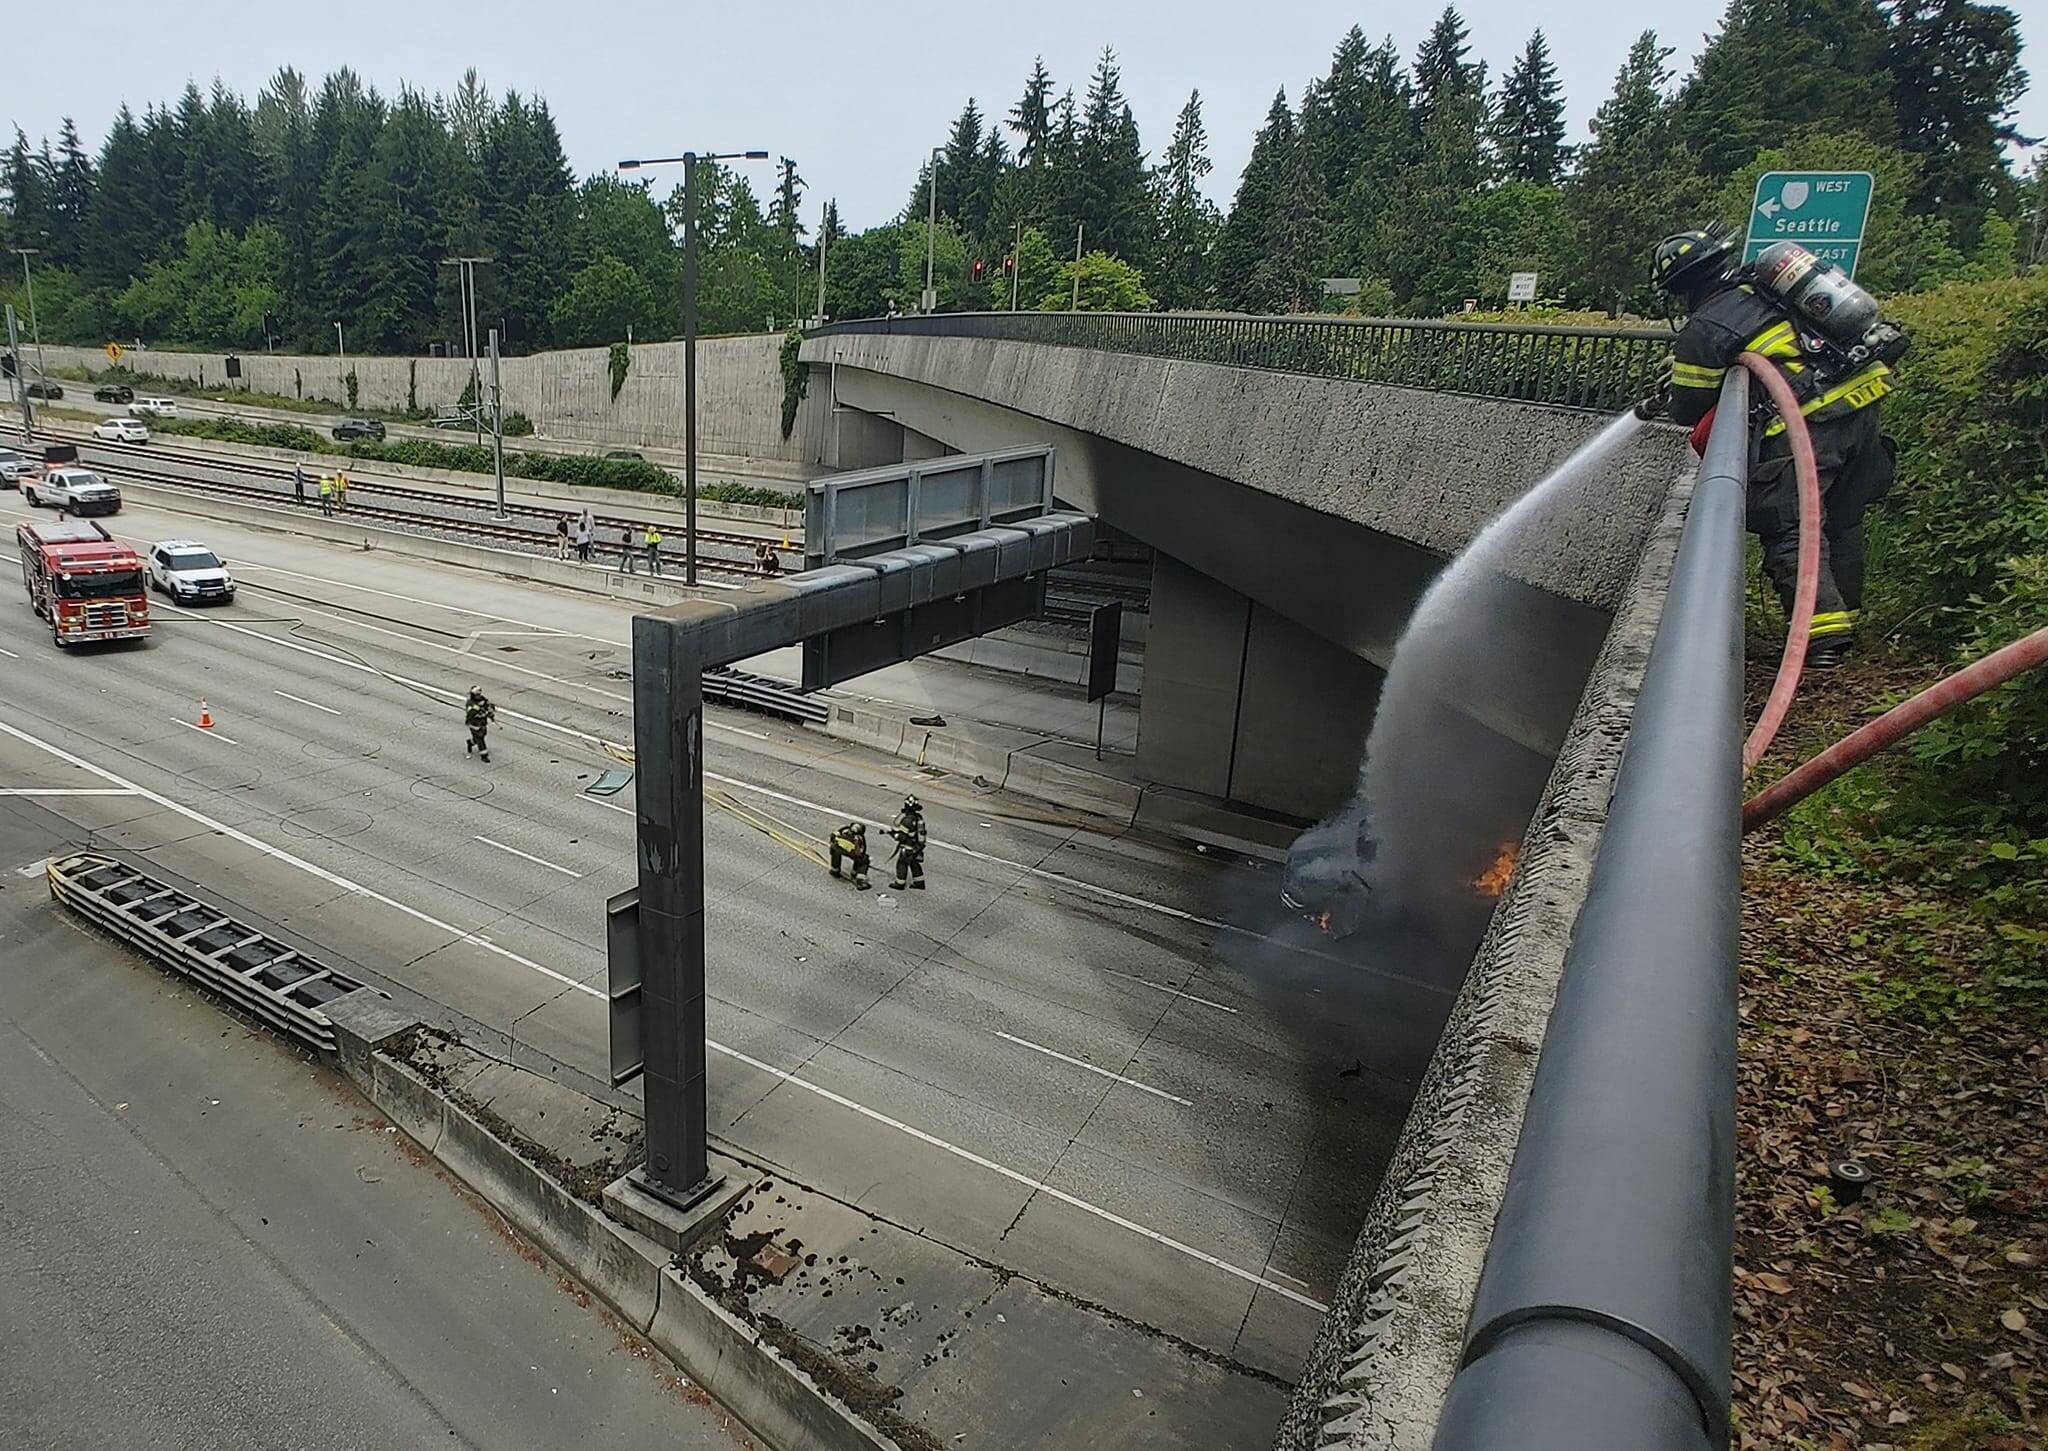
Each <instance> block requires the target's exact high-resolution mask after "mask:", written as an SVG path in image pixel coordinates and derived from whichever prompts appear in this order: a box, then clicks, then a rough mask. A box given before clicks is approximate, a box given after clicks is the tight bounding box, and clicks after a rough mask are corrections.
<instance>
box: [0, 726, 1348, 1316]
mask: <svg viewBox="0 0 2048 1451" xmlns="http://www.w3.org/2000/svg"><path fill="white" fill-rule="evenodd" d="M0 734H5V735H8V736H11V737H13V738H14V739H15V740H17V741H20V742H21V743H22V744H23V745H26V746H32V747H34V748H35V749H36V750H39V751H42V752H44V753H45V754H46V755H51V756H55V757H56V758H57V759H58V760H60V761H65V762H68V763H69V764H71V765H73V766H76V767H78V768H79V769H80V770H83V771H87V772H89V773H91V774H92V775H94V776H97V777H98V778H99V779H101V780H103V781H108V782H111V783H112V784H114V785H117V786H122V787H126V788H127V789H128V790H129V791H130V792H132V793H133V794H135V795H137V796H140V797H141V798H142V799H143V800H145V801H149V802H153V803H154V804H156V805H158V806H161V807H163V808H164V810H166V811H170V812H174V813H176V814H177V815H179V816H182V817H184V818H185V819H186V820H187V821H191V822H194V823H195V824H197V825H200V826H203V827H206V828H207V829H208V830H210V831H214V832H218V833H219V834H220V835H222V836H225V837H227V838H228V839H229V840H231V841H237V842H240V843H241V844H242V845H243V846H246V847H248V848H250V849H251V850H252V851H256V852H260V853H262V854H263V855H264V856H267V857H269V858H271V860H273V861H277V862H282V863H284V864H285V865H286V866H291V867H296V868H298V869H299V870H300V871H302V872H305V873H307V874H308V875H309V876H313V877H317V878H318V879H319V880H321V881H323V882H326V883H328V884H329V885H331V886H334V887H338V888H340V889H341V890H342V891H344V892H351V893H354V894H356V895H359V896H361V897H364V898H366V899H367V900H369V901H372V902H377V903H381V904H382V905H384V906H386V907H390V908H391V909H392V910H394V911H397V912H401V913H403V914H404V915H406V916H407V917H410V918H412V919H413V920H414V921H415V922H418V923H421V924H422V925H424V926H426V927H430V928H432V929H433V930H435V931H437V932H446V933H449V934H450V935H452V936H453V937H454V938H455V940H457V941H459V942H467V943H471V944H473V945H475V946H477V947H481V948H483V949H484V950H485V951H487V952H491V953H494V954H496V955H497V956H499V957H502V958H504V959H505V960H506V961H507V962H511V963H514V964H516V965H518V966H520V967H524V968H528V969H530V970H532V971H534V972H537V973H540V974H541V975H542V976H543V977H547V978H551V979H553V980H554V981H556V982H559V983H561V984H563V985H564V986H566V987H569V988H572V989H574V990H575V991H577V992H580V993H583V994H584V995H585V996H588V997H593V998H597V999H599V1000H603V999H605V998H606V997H607V996H608V994H607V992H606V990H605V989H603V988H597V987H592V986H591V985H590V984H589V983H586V982H579V981H578V980H576V979H575V978H573V977H570V976H568V975H567V974H566V973H561V972H557V971H556V970H555V969H553V968H551V967H545V966H543V965H542V964H540V963H538V962H535V961H534V960H533V959H532V958H530V957H522V956H521V955H520V954H518V953H516V952H514V951H512V950H511V949H510V948H505V947H500V946H498V944H497V943H495V942H492V941H490V940H489V939H487V938H485V937H482V936H480V935H479V934H477V933H474V932H465V931H464V930H463V929H461V928H460V927H457V926H455V925H454V924H453V923H451V922H444V921H442V920H441V919H440V918H438V917H436V916H434V915H432V914H431V913H428V912H423V911H421V910H420V909H419V908H417V907H413V906H409V905H407V904H406V903H404V902H401V901H399V900H398V899H397V898H395V897H387V896H385V895H384V894H383V893H382V892H379V891H375V890H373V889H372V888H369V887H366V886H364V885H363V884H362V883H360V882H356V881H352V880H350V879H349V878H348V877H345V876H343V875H341V873H339V872H332V871H329V870H328V869H327V868H325V867H323V866H319V865H317V864H316V863H313V862H310V861H307V860H306V859H305V858H304V857H301V856H295V855H293V854H292V853H291V852H288V851H286V850H284V849H283V848H282V847H276V846H272V845H271V844H270V843H269V842H267V841H264V840H262V839H261V838H260V837H254V836H251V835H250V834H249V833H248V832H246V831H242V830H241V829H239V828H237V827H233V826H229V825H228V824H227V823H226V822H224V821H217V820H215V819H214V818H213V817H211V816H208V815H207V814H206V813H205V812H203V811H199V810H196V809H194V808H193V807H190V806H187V805H185V804H184V803H183V802H180V801H174V800H172V799H171V798H170V797H168V796H165V795H164V794H163V793H162V792H159V791H152V790H150V789H149V788H148V787H146V786H141V785H138V784H137V783H135V782H133V781H130V780H128V779H126V778H125V777H122V776H118V775H116V774H115V773H114V772H112V771H110V770H108V769H107V768H106V767H104V766H100V765H96V764H95V763H93V762H91V761H88V760H86V759H85V758H84V757H82V756H77V755H73V754H72V753H71V752H70V751H67V750H65V749H64V748H63V747H61V746H54V745H51V744H50V743H49V742H47V741H43V740H39V739H38V738H37V737H35V736H32V735H30V734H29V733H28V732H27V731H24V730H20V729H18V728H17V727H15V726H12V725H10V724H8V723H7V722H6V721H4V720H0ZM704 1046H705V1047H706V1048H707V1049H709V1050H710V1051H712V1052H714V1053H718V1054H721V1055H723V1056H725V1057H727V1058H731V1059H733V1060H735V1061H736V1062H740V1063H744V1064H746V1065H747V1066H748V1067H749V1068H753V1069H756V1070H758V1071H760V1072H762V1073H766V1074H768V1075H769V1076H770V1077H772V1078H776V1079H778V1080H780V1081H781V1082H783V1083H787V1084H788V1085H789V1086H790V1087H792V1088H798V1089H801V1090H803V1091H804V1092H806V1093H810V1094H815V1095H816V1096H817V1097H819V1098H822V1099H824V1100H825V1101H826V1102H828V1103H834V1104H837V1105H838V1106H839V1107H841V1108H844V1109H846V1110H847V1111H848V1112H850V1113H856V1114H859V1115H860V1116H861V1117H862V1118H865V1119H868V1120H870V1121H872V1122H874V1123H878V1124H881V1125H883V1126H884V1127H887V1128H892V1129H894V1130H896V1131H897V1132H898V1133H901V1134H905V1135H907V1136H908V1137H910V1138H913V1139H916V1140H917V1141H918V1142H919V1143H922V1144H925V1145H927V1146H929V1147H931V1148H934V1149H937V1150H939V1151H940V1152H941V1153H945V1154H950V1155H952V1156H953V1157H954V1158H956V1159H960V1160H962V1161H963V1162H966V1163H969V1164H973V1165H975V1166H977V1167H979V1168H982V1169H986V1170H987V1171H988V1172H990V1173H991V1174H996V1175H999V1176H1001V1177H1002V1178H1005V1179H1008V1180H1010V1181H1011V1182H1012V1183H1016V1184H1021V1185H1023V1186H1025V1187H1026V1188H1028V1189H1030V1190H1031V1191H1032V1192H1033V1193H1035V1194H1044V1195H1046V1196H1047V1197H1048V1198H1051V1199H1055V1200H1058V1201H1059V1202H1060V1203H1062V1204H1065V1205H1067V1206H1069V1207H1070V1208H1073V1209H1078V1210H1080V1211H1081V1212H1082V1213H1084V1214H1088V1215H1092V1216H1093V1217H1095V1218H1096V1219H1099V1220H1101V1221H1102V1222H1103V1223H1105V1224H1111V1225H1115V1226H1116V1227H1117V1228H1119V1229H1123V1230H1127V1231H1129V1232H1130V1233H1132V1234H1135V1235H1137V1236H1138V1237H1140V1238H1141V1239H1146V1240H1150V1241H1151V1242H1152V1243H1154V1244H1157V1245H1159V1246H1160V1247H1161V1248H1164V1249H1169V1250H1173V1251H1174V1252H1176V1253H1178V1254H1181V1255H1184V1256H1186V1257H1187V1258H1189V1259H1192V1260H1195V1261H1197V1262H1198V1263H1201V1264H1205V1265H1208V1266H1210V1267H1211V1268H1212V1269H1216V1270H1220V1271H1222V1272H1223V1273H1224V1274H1226V1275H1229V1276H1231V1277H1232V1278H1234V1279H1239V1280H1243V1281H1245V1282H1246V1283H1247V1284H1252V1285H1257V1286H1259V1287H1261V1288H1263V1289H1268V1290H1271V1291H1273V1293H1274V1294H1276V1295H1279V1296H1281V1297H1282V1298H1284V1299H1288V1300H1292V1301H1293V1302H1294V1303H1296V1304H1298V1305H1301V1306H1304V1307H1305V1308H1307V1309H1309V1310H1312V1311H1314V1312H1315V1313H1316V1314H1318V1315H1322V1314H1327V1313H1328V1312H1329V1308H1330V1307H1329V1306H1327V1305H1325V1304H1323V1303H1322V1302H1321V1301H1319V1300H1316V1299H1314V1298H1313V1297H1312V1296H1309V1295H1304V1294H1302V1293H1301V1292H1300V1291H1298V1290H1295V1289H1292V1288H1290V1287H1289V1286H1287V1285H1283V1284H1281V1283H1279V1282H1278V1281H1277V1280H1272V1279H1268V1278H1267V1277H1266V1276H1264V1275H1262V1274H1259V1273H1258V1272H1257V1271H1254V1270H1248V1269H1245V1268H1244V1267H1243V1266H1242V1265H1235V1264H1232V1263H1231V1262H1230V1261H1228V1260H1226V1259H1222V1258H1220V1257H1218V1256H1216V1255H1212V1254H1210V1253H1209V1252H1208V1251H1207V1250H1201V1249H1197V1248H1195V1247H1194V1246H1193V1245H1191V1244H1186V1243H1183V1242H1182V1241H1180V1240H1177V1239H1175V1238H1173V1237H1172V1236H1171V1235H1167V1234H1162V1233H1161V1232H1160V1231H1158V1230H1156V1229H1153V1228H1152V1227H1151V1226H1149V1225H1144V1224H1140V1223H1138V1222H1137V1221H1136V1220H1134V1219H1129V1218H1126V1217H1125V1216H1124V1215H1121V1214H1118V1213H1117V1212H1116V1211H1115V1210H1113V1209H1107V1208H1105V1207H1103V1206H1102V1205H1100V1204H1094V1203H1091V1202H1090V1201H1088V1200H1086V1199H1083V1198H1081V1197H1080V1196H1079V1195H1076V1194H1069V1193H1068V1192H1067V1191H1066V1190H1064V1189H1058V1188H1055V1187H1054V1186H1052V1185H1051V1184H1048V1183H1046V1182H1045V1178H1044V1176H1039V1177H1033V1176H1032V1175H1030V1174H1026V1173H1024V1172H1022V1171H1021V1170H1017V1169H1012V1168H1011V1167H1010V1166H1009V1165H1007V1164H1002V1163H998V1162H997V1161H996V1160H994V1159H991V1158H988V1157H986V1156H985V1155H982V1154H977V1153H975V1152H974V1151H973V1150H972V1149H966V1148H962V1147H961V1146H960V1145H958V1144H955V1143H950V1142H948V1141H947V1140H945V1139H942V1138H940V1137H938V1136H937V1135H936V1134H931V1133H927V1132H926V1131H925V1130H923V1129H921V1128H918V1127H916V1126H915V1125H914V1124H908V1123H905V1122H903V1121H902V1120H901V1119H897V1118H891V1117H890V1116H889V1115H888V1114H885V1113H883V1112H881V1110H879V1109H873V1108H869V1107H868V1106H867V1105H866V1104H864V1103H860V1102H857V1101H856V1100H854V1099H851V1098H848V1097H847V1096H846V1095H844V1094H842V1093H835V1092H833V1091H832V1090H831V1089H829V1088H826V1087H825V1086H824V1085H823V1084H819V1083H812V1082H811V1081H810V1080H808V1079H805V1078H799V1077H798V1076H797V1075H796V1074H794V1073H791V1072H790V1071H789V1070H787V1069H785V1068H777V1067H776V1066H775V1065H773V1064H772V1063H764V1062H762V1061H761V1060H760V1059H758V1058H755V1057H753V1056H752V1055H751V1054H748V1053H743V1052H741V1051H740V1050H739V1049H737V1048H732V1047H728V1046H727V1045H726V1044H724V1043H721V1042H719V1041H717V1040H716V1039H715V1038H706V1039H705V1040H704Z"/></svg>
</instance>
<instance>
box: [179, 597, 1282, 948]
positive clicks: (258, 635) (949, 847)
mask: <svg viewBox="0 0 2048 1451" xmlns="http://www.w3.org/2000/svg"><path fill="white" fill-rule="evenodd" d="M166 608H169V609H173V610H176V611H177V612H178V613H179V614H183V615H190V616H192V618H194V619H203V620H205V621H206V622H207V623H208V624H211V625H215V626H218V627H219V628H220V629H223V630H233V631H234V632H235V633H236V634H240V635H248V636H251V637H253V638H255V639H258V640H262V641H265V642H266V643H268V644H272V645H280V646H283V647H284V648H285V649H287V650H296V651H298V652H299V653H300V654H302V655H311V656H313V657H314V658H315V659H319V660H325V661H327V662H329V663H330V664H334V665H340V666H342V667H344V668H345V669H349V670H355V671H360V672H361V673H363V674H365V675H377V676H382V677H383V678H385V679H387V680H391V681H395V682H396V683H398V684H400V685H403V686H406V687H408V688H411V689H414V690H423V691H426V692H428V693H429V694H432V695H439V696H445V697H446V698H447V699H449V700H460V699H462V698H463V696H462V693H461V692H459V691H454V690H449V689H446V688H444V687H442V686H439V685H429V684H427V683H426V682H425V681H420V680H411V679H408V678H407V677H405V676H403V675H396V674H393V673H392V672H390V671H388V670H379V669H377V667H375V666H374V665H366V664H364V663H363V662H362V661H360V660H350V659H348V658H347V657H346V656H342V655H336V654H333V653H331V652H329V651H326V650H321V649H318V648H316V647H314V646H312V645H307V644H304V643H302V642H300V641H297V640H285V639H281V638H279V637H278V636H276V635H266V634H265V633H263V631H261V630H252V629H250V628H249V627H248V626H246V625H236V624H232V623H230V622H229V621H227V620H223V619H220V618H219V617H218V616H215V615H210V614H201V613H200V612H199V611H197V610H188V609H185V608H183V607H182V606H179V605H170V606H166ZM336 618H338V617H336ZM344 623H353V622H344ZM372 628H374V627H372ZM383 633H390V632H389V631H386V632H383ZM400 638H405V639H410V637H409V636H401V637H400ZM413 643H415V644H427V643H429V642H427V641H423V640H422V641H414V642H413ZM435 648H439V649H448V648H449V647H447V646H437V647H435ZM452 653H455V654H461V653H462V652H461V651H453V652H452ZM471 658H474V657H471ZM512 668H513V669H518V668H519V667H518V666H513V667H512ZM527 673H528V674H535V673H538V672H533V671H529V672H527ZM544 678H546V679H550V680H552V679H554V677H553V676H547V677H544ZM559 683H561V684H574V683H575V682H573V681H562V682H559ZM601 693H602V692H601ZM498 714H499V715H501V716H503V717H505V718H506V719H507V720H516V721H519V722H521V723H522V724H524V725H530V726H535V727H537V728H539V729H541V730H546V731H553V732H554V733H556V734H557V735H564V736H568V737H570V738H571V739H572V740H579V741H585V742H587V743H589V744H591V745H594V746H596V747H598V748H599V749H600V750H605V751H608V752H620V751H624V752H628V753H630V752H631V750H632V747H631V746H629V745H626V744H624V743H622V742H619V741H608V740H606V739H605V738H604V737H603V736H597V735H592V734H591V733H590V732H589V731H584V730H578V729H576V728H575V727H574V726H565V725H561V724H558V723H557V722H555V721H551V720H542V719H541V718H540V717H539V716H535V715H526V714H523V713H521V712H519V711H515V710H509V709H505V708H502V707H501V708H500V709H499V711H498ZM704 778H705V779H706V780H707V781H717V782H719V783H720V784H721V785H728V786H735V787H738V788H740V789H743V790H747V791H752V792H755V793H757V794H759V795H762V796H766V797H768V798H769V799H770V800H772V801H780V802H783V803H785V804H787V805H790V806H799V807H802V808H803V809H804V810H806V811H815V812H817V813H818V814H819V815H821V816H830V817H833V818H835V819H840V820H843V819H845V815H846V813H845V812H843V811H840V810H837V809H835V808H833V807H830V806H822V805H820V804H819V803H817V802H815V801H807V800H805V799H804V798H803V797H801V796H791V795H789V794H788V793H787V792H783V791H776V790H773V789H771V788H769V787H766V786H757V785H755V784H754V783H753V782H751V781H743V780H741V779H740V778H739V777H737V776H725V775H721V774H719V773H718V772H715V771H706V772H705V773H704ZM591 799H593V800H595V799H596V798H594V797H593V798H591ZM598 804H599V805H601V806H608V805H611V804H612V803H610V802H602V801H601V802H599V803H598ZM616 809H619V810H624V809H625V808H623V807H619V808H616ZM931 845H933V846H935V847H939V848H941V849H943V850H946V851H951V852H958V853H959V854H960V855H962V856H968V857H973V858H975V859H976V860H977V861H984V862H987V863H989V864H990V865H992V866H999V867H1003V868H1005V869H1006V870H1010V871H1018V872H1024V873H1026V874H1028V875H1030V876H1034V877H1038V878H1040V879H1042V880H1044V881H1049V882H1057V883H1059V884H1060V885H1062V886H1066V887H1071V888H1073V889H1074V890H1075V891H1079V892H1087V893H1091V894H1093V895H1095V896H1098V897H1104V898H1107V899H1108V900H1110V901H1114V902H1121V903H1123V904H1124V905H1126V906H1130V907H1139V908H1142V909H1144V910H1147V911H1152V912H1159V913H1162V914H1164V915H1166V916H1168V917H1175V918H1179V919H1180V920H1182V921H1184V922H1191V923H1194V924H1196V925H1197V926H1202V927H1211V928H1214V929H1216V930H1218V931H1224V932H1237V933H1242V934H1243V935H1245V936H1248V937H1260V936H1262V935H1263V934H1261V933H1257V932H1254V931H1252V930H1251V929H1250V928H1246V927H1236V926H1233V925H1231V924H1230V923H1227V922H1220V921H1217V920H1216V919H1214V918H1210V917H1201V916H1197V915H1196V914H1195V913H1193V912H1187V911H1183V910H1182V909H1181V908H1179V907H1169V906H1167V905H1166V904H1165V903H1164V902H1153V901H1150V900H1148V899H1146V898H1144V897H1136V896H1132V895H1131V894H1130V893H1128V892H1119V891H1116V890H1115V889H1114V888H1111V887H1098V886H1096V885H1095V884H1094V883H1093V882H1084V881H1082V880H1081V879H1080V878H1079V877H1070V876H1068V875H1066V874H1065V873H1064V872H1054V871H1048V870H1046V869H1045V868H1044V867H1035V866H1031V865H1029V864H1028V863H1025V862H1019V861H1012V860H1011V859H1009V858H1008V857H1000V856H995V855H993V854H991V853H989V852H985V851H976V850H975V849H974V848H973V847H970V846H960V845H958V844H956V843H954V842H949V841H939V840H938V839H936V838H934V839H932V841H931Z"/></svg>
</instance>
